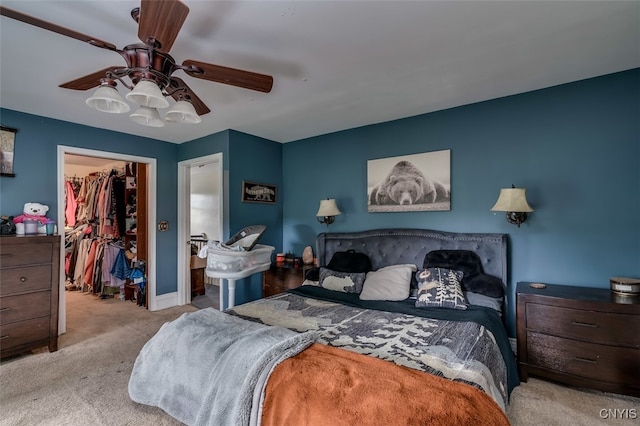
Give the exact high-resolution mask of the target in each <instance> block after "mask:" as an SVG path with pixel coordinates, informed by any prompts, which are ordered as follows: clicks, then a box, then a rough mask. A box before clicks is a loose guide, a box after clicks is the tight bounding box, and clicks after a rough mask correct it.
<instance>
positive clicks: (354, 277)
mask: <svg viewBox="0 0 640 426" xmlns="http://www.w3.org/2000/svg"><path fill="white" fill-rule="evenodd" d="M365 276H366V274H365V273H364V272H360V273H348V272H337V271H332V270H331V269H329V268H324V267H321V268H320V287H322V288H326V289H327V290H333V291H341V292H343V293H360V292H361V291H362V285H363V284H364V278H365Z"/></svg>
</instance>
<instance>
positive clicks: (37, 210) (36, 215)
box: [13, 203, 49, 234]
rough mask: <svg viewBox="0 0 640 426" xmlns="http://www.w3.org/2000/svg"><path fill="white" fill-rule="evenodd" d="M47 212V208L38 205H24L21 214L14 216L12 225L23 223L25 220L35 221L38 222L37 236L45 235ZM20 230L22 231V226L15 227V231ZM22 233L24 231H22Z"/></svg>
mask: <svg viewBox="0 0 640 426" xmlns="http://www.w3.org/2000/svg"><path fill="white" fill-rule="evenodd" d="M48 211H49V206H46V205H44V204H40V203H24V208H23V209H22V212H23V214H21V215H19V216H16V217H14V218H13V223H15V224H18V223H24V221H25V220H36V221H38V222H39V225H38V234H46V223H47V217H46V214H47V212H48ZM20 229H24V228H23V227H22V226H21V227H18V226H16V230H17V231H18V233H19V231H20ZM23 232H24V231H23Z"/></svg>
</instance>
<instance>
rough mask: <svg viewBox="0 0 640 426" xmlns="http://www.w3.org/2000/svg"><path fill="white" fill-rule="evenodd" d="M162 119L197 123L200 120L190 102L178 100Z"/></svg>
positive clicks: (173, 121) (172, 121)
mask: <svg viewBox="0 0 640 426" xmlns="http://www.w3.org/2000/svg"><path fill="white" fill-rule="evenodd" d="M164 119H165V120H167V121H169V122H171V123H185V124H198V123H200V122H201V121H202V119H201V118H200V116H199V115H198V113H197V112H196V109H195V108H194V107H193V105H192V104H191V102H187V101H178V102H176V104H175V105H174V106H173V108H171V109H170V110H169V111H167V114H166V115H165V116H164Z"/></svg>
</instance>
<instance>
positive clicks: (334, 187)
mask: <svg viewBox="0 0 640 426" xmlns="http://www.w3.org/2000/svg"><path fill="white" fill-rule="evenodd" d="M523 78H526V76H525V77H523ZM318 119H319V120H321V119H322V117H318ZM0 121H1V123H2V125H3V126H6V127H12V128H17V129H18V134H17V136H16V147H15V162H14V166H15V171H16V177H15V178H7V177H2V178H0V213H1V214H6V215H11V214H20V212H21V210H22V206H23V205H24V203H25V202H28V201H38V202H41V203H44V204H48V205H49V207H50V208H51V210H50V214H49V216H51V217H53V218H55V219H56V220H57V217H56V214H57V200H56V196H57V195H56V194H57V192H56V191H57V188H56V161H55V159H56V153H57V146H58V145H66V146H74V147H82V148H88V149H95V150H101V151H107V152H117V153H123V154H129V155H139V156H143V157H150V158H156V159H157V166H158V182H157V185H158V194H157V199H158V206H157V218H158V220H168V221H169V222H170V223H176V222H177V207H176V203H177V163H178V162H179V161H182V160H186V159H190V158H195V157H200V156H203V155H208V154H213V153H218V152H222V153H223V163H224V164H223V167H224V176H225V191H226V197H227V199H225V206H226V209H227V211H225V215H224V217H225V230H224V232H225V233H226V235H231V234H233V233H235V232H237V231H238V230H239V229H241V228H242V227H244V226H247V225H252V224H265V225H267V226H268V231H267V232H266V233H265V235H264V236H263V239H262V240H261V241H260V242H261V243H263V244H268V245H273V246H274V247H276V251H291V252H294V253H296V254H301V253H302V250H303V248H304V247H305V246H307V245H312V246H313V245H314V241H315V236H316V235H317V234H318V233H319V232H323V231H326V230H329V231H356V230H364V229H372V228H383V227H405V228H409V227H411V228H413V227H416V228H427V229H437V230H446V231H456V232H499V233H506V234H508V235H509V283H508V284H509V286H510V291H509V297H510V299H511V302H512V301H513V300H512V299H513V292H514V290H513V289H514V288H515V283H516V282H517V281H544V282H550V283H558V284H566V285H570V284H572V285H582V286H589V287H608V285H609V278H610V277H612V276H631V277H640V222H639V221H638V212H639V211H640V136H639V135H640V131H639V124H638V123H640V69H635V70H630V71H626V72H621V73H616V74H610V75H606V76H602V77H598V78H593V79H589V80H583V81H578V82H574V83H570V84H565V85H561V86H556V87H551V88H548V89H543V90H538V91H534V92H529V93H524V94H520V95H515V96H510V97H505V98H500V99H495V100H491V101H486V102H481V103H476V104H472V105H466V106H462V107H458V108H452V109H449V110H444V111H438V112H434V113H430V114H425V115H420V116H416V117H410V118H405V119H402V120H396V121H392V122H387V123H381V124H377V125H371V126H365V127H360V128H357V129H351V130H346V131H342V132H336V133H331V134H326V135H322V136H318V137H314V138H309V139H305V140H300V141H295V142H290V143H286V144H284V145H282V144H279V143H275V142H272V141H268V140H265V139H262V138H259V137H256V136H251V135H247V134H244V133H241V132H237V131H233V130H229V131H225V132H220V133H217V134H214V135H210V136H207V137H204V138H201V139H198V140H195V141H191V142H188V143H184V144H181V145H175V144H171V143H166V142H161V141H157V140H153V139H147V138H141V137H136V136H131V135H126V134H122V133H118V132H112V131H107V130H102V129H96V128H92V127H86V126H80V125H76V124H72V123H67V122H62V121H58V120H53V119H48V118H44V117H39V116H34V115H29V114H24V113H20V112H16V111H11V110H6V109H0ZM442 149H450V150H451V190H452V196H451V210H450V211H444V212H414V213H368V212H367V194H366V180H367V160H370V159H376V158H386V157H393V156H399V155H405V154H416V153H423V152H430V151H437V150H442ZM243 180H250V181H256V182H264V183H271V184H275V185H277V187H278V202H277V204H276V205H267V204H256V203H242V202H241V201H240V191H241V182H242V181H243ZM511 184H515V185H516V186H518V187H525V188H527V197H528V199H529V202H530V204H531V205H532V206H533V208H534V209H535V212H533V213H531V214H530V216H529V219H528V220H527V222H525V223H524V224H523V225H522V226H521V227H520V228H517V227H515V226H514V225H511V224H509V223H508V222H507V221H506V220H505V218H504V214H503V213H494V212H491V211H490V208H491V207H492V206H493V204H494V203H495V201H496V199H497V197H498V193H499V190H500V188H506V187H510V186H511ZM322 198H336V199H337V202H338V206H339V207H340V209H341V210H342V212H343V214H342V215H341V216H338V217H337V219H336V221H335V223H333V224H332V225H330V226H329V227H327V226H326V225H321V224H319V223H318V222H317V221H316V219H315V213H316V211H317V209H318V205H319V201H320V199H322ZM157 255H158V259H157V261H158V269H157V272H158V273H157V275H158V283H157V285H158V291H157V294H158V295H161V294H165V293H169V292H173V291H176V289H177V287H176V276H177V260H176V259H177V229H175V227H171V226H170V227H169V232H162V233H158V234H157ZM258 297H260V280H259V276H253V277H251V278H250V279H249V280H248V282H244V283H238V291H237V294H236V302H237V303H242V302H245V301H249V300H253V299H255V298H258ZM510 306H511V308H510V311H509V313H508V314H509V324H510V328H511V330H510V333H511V334H512V335H513V316H514V305H513V303H510Z"/></svg>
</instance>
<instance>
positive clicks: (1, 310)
mask: <svg viewBox="0 0 640 426" xmlns="http://www.w3.org/2000/svg"><path fill="white" fill-rule="evenodd" d="M10 310H11V308H2V309H0V313H2V312H7V311H10Z"/></svg>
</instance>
